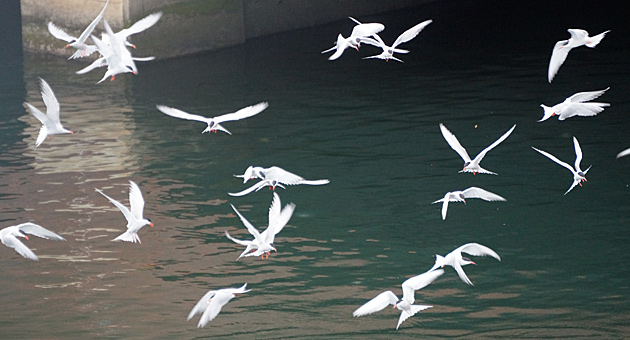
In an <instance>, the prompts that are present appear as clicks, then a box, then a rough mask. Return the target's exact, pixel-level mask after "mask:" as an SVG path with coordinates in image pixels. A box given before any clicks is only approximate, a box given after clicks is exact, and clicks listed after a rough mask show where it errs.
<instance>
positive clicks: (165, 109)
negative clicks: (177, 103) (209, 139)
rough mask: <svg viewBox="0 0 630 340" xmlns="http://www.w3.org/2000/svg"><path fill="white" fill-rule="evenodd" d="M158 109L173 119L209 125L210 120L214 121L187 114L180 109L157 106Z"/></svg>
mask: <svg viewBox="0 0 630 340" xmlns="http://www.w3.org/2000/svg"><path fill="white" fill-rule="evenodd" d="M156 108H157V109H158V110H160V111H162V113H164V114H166V115H168V116H171V117H175V118H181V119H186V120H196V121H199V122H204V123H206V124H207V123H208V122H209V121H210V120H212V119H211V118H206V117H202V116H198V115H193V114H190V113H187V112H184V111H182V110H179V109H175V108H172V107H168V106H164V105H157V106H156Z"/></svg>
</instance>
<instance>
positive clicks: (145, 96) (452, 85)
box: [0, 2, 630, 339]
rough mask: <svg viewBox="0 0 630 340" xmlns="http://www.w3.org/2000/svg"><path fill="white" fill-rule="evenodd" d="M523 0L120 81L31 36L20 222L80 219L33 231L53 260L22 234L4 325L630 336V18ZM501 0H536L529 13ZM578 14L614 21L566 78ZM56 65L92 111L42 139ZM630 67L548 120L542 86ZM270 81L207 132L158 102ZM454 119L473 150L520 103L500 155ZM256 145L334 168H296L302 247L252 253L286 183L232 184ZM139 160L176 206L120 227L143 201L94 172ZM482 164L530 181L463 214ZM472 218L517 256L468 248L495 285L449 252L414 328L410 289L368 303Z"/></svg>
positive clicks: (288, 39)
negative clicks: (390, 47) (200, 321)
mask: <svg viewBox="0 0 630 340" xmlns="http://www.w3.org/2000/svg"><path fill="white" fill-rule="evenodd" d="M502 4H503V3H502V2H483V3H481V2H477V3H475V2H471V3H468V4H457V6H456V4H454V3H439V4H433V5H429V6H425V7H420V8H418V9H415V10H413V11H405V12H397V13H390V14H386V15H381V16H377V17H371V18H363V19H364V21H367V20H370V21H380V22H383V23H384V24H385V25H386V27H387V30H386V31H385V32H383V34H382V37H383V39H385V40H386V41H391V40H393V39H395V37H396V35H397V34H398V32H402V31H403V30H405V29H406V28H408V27H411V25H413V24H415V23H417V22H419V21H422V20H425V19H427V18H432V19H433V20H434V23H433V24H432V25H430V26H429V27H427V29H426V30H425V31H424V32H422V33H421V34H420V35H419V37H418V38H416V39H415V40H413V41H412V42H410V43H408V44H407V45H405V48H408V49H409V50H411V53H410V54H408V55H403V56H401V59H403V60H404V61H405V63H404V64H398V63H395V62H391V61H390V62H388V63H386V62H383V61H380V60H360V57H362V56H367V55H370V53H372V52H374V50H373V49H371V48H370V47H369V46H368V47H364V48H362V49H361V51H360V52H359V53H357V52H355V51H347V52H346V53H345V54H344V55H343V57H342V58H341V59H339V60H338V61H336V62H329V61H327V60H326V56H325V55H321V54H320V53H319V52H320V51H321V50H324V49H326V48H328V47H329V45H330V44H331V42H332V41H334V37H335V36H336V34H337V33H338V32H344V33H345V32H346V31H349V30H350V29H351V23H350V22H346V21H342V22H337V23H333V24H330V25H326V26H319V27H313V28H310V29H306V30H301V31H297V32H292V33H287V34H281V35H276V36H272V37H268V38H264V39H260V40H255V41H251V42H248V43H247V44H246V45H244V46H241V47H237V48H232V49H227V50H222V51H218V52H216V53H209V54H202V55H195V56H191V57H186V58H181V59H176V60H159V58H158V60H157V61H155V62H151V63H145V64H142V65H140V66H139V68H140V74H139V75H138V76H135V77H134V76H132V75H122V76H119V77H117V78H116V80H115V81H114V82H113V83H110V82H109V81H107V82H105V83H102V84H98V85H94V83H95V82H96V81H98V80H99V79H100V77H101V76H102V73H101V72H100V71H98V72H92V73H91V74H88V75H83V76H78V75H75V74H74V71H76V70H78V69H80V68H82V67H83V65H81V64H80V63H76V62H71V61H67V60H64V59H62V58H56V57H42V56H34V55H24V58H23V63H21V62H20V60H17V63H19V64H20V65H17V66H18V68H19V67H22V70H23V72H22V73H20V72H14V73H15V74H14V73H11V74H8V75H7V76H5V77H2V78H1V79H0V82H1V83H2V84H1V85H2V88H3V89H7V90H6V91H3V93H2V94H0V96H1V97H2V103H3V105H2V106H1V107H0V110H1V112H2V120H1V121H0V132H1V136H2V137H1V138H0V148H1V149H0V150H1V152H0V165H1V167H0V200H2V203H3V204H2V221H3V222H2V227H4V226H9V225H14V224H17V223H21V222H24V221H33V222H35V223H39V224H42V225H44V226H45V227H47V228H49V229H51V230H54V231H56V232H58V233H60V234H61V235H63V236H64V237H65V238H66V239H67V242H53V241H46V240H42V239H37V238H34V239H31V240H29V241H27V244H28V245H29V246H30V247H31V248H32V249H33V250H34V251H35V253H36V254H38V256H39V257H40V261H39V262H32V261H28V260H26V259H23V258H21V257H20V256H19V255H17V254H16V253H15V252H14V251H13V250H11V249H9V248H6V247H1V248H0V256H2V259H3V260H2V265H1V266H2V268H1V270H2V275H1V276H0V284H1V285H2V287H4V290H3V292H4V294H2V295H1V297H0V305H2V306H3V308H2V311H1V312H0V333H1V334H2V335H3V338H31V339H33V338H95V337H111V338H143V339H147V338H153V339H157V338H162V339H192V338H206V337H231V338H300V339H313V338H322V339H329V338H372V339H373V338H382V339H389V338H392V337H394V336H400V337H405V338H407V337H424V338H446V337H448V338H467V339H468V338H511V339H515V338H588V339H592V338H623V337H626V336H627V334H628V332H629V329H628V326H627V322H626V320H627V319H628V317H629V316H630V306H629V304H628V299H629V298H630V293H629V291H628V288H629V286H628V279H629V277H630V276H629V274H630V273H629V270H628V267H627V263H628V262H629V260H630V257H629V255H628V252H627V250H628V246H627V244H628V239H629V236H628V235H629V234H628V233H627V225H628V218H627V217H626V216H627V215H628V213H629V210H630V209H629V208H628V201H629V200H628V198H629V196H628V195H629V194H630V192H629V189H628V188H629V185H630V176H629V175H628V173H627V171H625V169H626V167H627V164H628V162H630V159H624V158H622V159H619V160H616V159H615V155H616V154H617V153H618V152H619V151H621V150H623V149H625V148H627V147H630V137H629V136H628V134H627V128H626V127H627V124H628V119H627V118H626V115H627V112H628V111H629V109H630V105H629V101H628V97H627V93H628V90H629V86H628V81H627V80H628V75H629V74H630V72H629V71H628V66H627V56H628V51H629V48H628V43H627V42H625V41H624V39H625V38H624V36H623V34H622V32H623V28H624V27H626V26H624V25H625V24H624V23H622V22H621V19H616V20H612V21H610V22H608V23H606V25H604V23H597V21H596V20H594V19H592V18H590V17H591V16H590V15H586V14H584V13H582V12H579V11H578V10H575V9H574V10H573V11H569V13H568V14H567V15H566V18H564V17H563V20H556V21H555V22H554V21H551V20H546V19H547V17H542V18H541V17H539V16H538V15H539V13H538V12H536V11H535V10H534V8H535V7H536V6H532V7H531V8H530V7H529V6H526V5H511V6H507V7H510V8H505V6H503V5H502ZM459 5H463V7H459ZM538 5H540V6H544V3H542V2H541V4H538ZM491 10H501V11H503V12H502V13H504V14H509V13H512V12H517V13H521V14H522V16H519V17H518V18H517V19H514V20H511V21H510V20H507V19H506V18H505V15H504V16H501V15H495V14H494V13H493V12H492V11H491ZM558 10H560V8H559V9H558ZM599 10H600V11H603V13H604V14H606V13H609V12H611V11H613V10H616V9H615V8H604V9H599ZM470 13H478V15H475V16H473V17H474V18H471V16H470V15H469V14H470ZM555 13H556V12H552V11H550V13H549V14H548V15H549V16H552V14H555ZM593 17H594V18H595V17H597V16H593ZM619 17H620V16H619ZM613 18H616V16H613ZM576 22H579V23H580V24H581V23H583V26H582V27H584V28H586V29H588V30H589V31H591V32H592V33H598V32H599V31H603V30H605V29H611V30H612V32H611V33H610V34H609V35H608V36H607V37H606V39H605V40H604V41H603V43H602V44H601V45H600V46H598V47H597V48H596V49H595V50H586V49H585V48H581V49H576V50H575V51H574V52H571V55H570V56H569V58H568V60H567V62H566V63H565V65H564V66H563V67H562V68H561V70H560V73H559V74H558V76H557V78H556V80H554V83H553V84H548V83H547V81H546V71H547V68H546V67H547V62H548V58H549V53H550V50H551V47H552V46H553V44H554V43H555V41H556V40H559V39H563V38H565V35H566V32H565V30H566V28H568V27H573V26H577V25H578V24H576ZM543 24H544V25H546V26H544V25H543ZM518 27H526V29H519V28H518ZM136 53H138V54H142V53H141V48H140V47H139V49H138V51H137V52H136ZM158 57H159V56H158ZM37 77H42V78H44V79H46V80H47V81H48V82H49V83H50V85H51V87H52V88H53V90H54V91H55V93H56V95H57V97H58V99H59V101H60V103H61V110H62V114H61V117H62V122H63V123H64V125H65V126H66V127H67V128H69V129H71V130H74V131H75V134H74V135H71V136H54V137H53V138H52V139H50V140H46V141H45V142H44V143H43V145H42V146H40V147H38V148H35V147H34V145H35V138H36V136H37V133H38V130H39V124H38V122H37V121H36V119H35V118H34V117H33V116H32V115H30V114H28V113H27V112H26V110H25V109H24V108H23V107H22V102H24V101H28V102H30V103H32V104H34V105H35V106H37V107H40V108H41V107H43V103H42V101H41V96H40V94H39V85H38V81H37ZM608 86H610V87H611V89H610V90H609V91H608V92H607V93H606V94H605V95H604V96H602V97H601V98H600V100H601V101H604V102H610V103H611V104H612V105H611V107H609V108H606V110H605V111H604V112H603V113H601V114H600V115H598V116H597V117H592V118H572V119H569V120H567V121H564V122H559V121H557V120H555V119H551V120H549V121H546V122H544V123H536V120H538V119H540V117H542V109H541V108H540V107H539V104H540V103H545V104H555V103H558V102H560V101H562V100H563V99H564V98H565V97H567V96H569V95H571V94H573V93H575V92H579V91H592V90H599V89H603V88H605V87H608ZM260 101H268V102H269V104H270V106H269V108H268V109H267V110H266V111H264V112H263V113H261V114H260V115H258V116H256V117H252V118H249V119H247V120H243V121H238V122H231V123H226V124H225V126H226V127H227V129H229V130H230V131H231V132H232V134H233V135H232V136H228V135H226V134H216V135H215V134H211V135H207V134H204V135H202V134H201V131H202V130H203V129H204V125H203V124H201V123H198V122H189V121H183V120H177V119H175V118H171V117H167V116H165V115H163V114H162V113H160V112H159V111H157V110H156V109H155V105H156V104H164V105H168V106H173V107H177V108H181V109H183V110H186V111H189V112H191V113H197V114H202V115H208V116H211V115H218V114H222V113H226V112H232V111H234V110H237V109H239V108H241V107H244V106H247V105H251V104H254V103H257V102H260ZM439 123H444V124H445V125H446V126H447V127H448V128H449V129H450V130H451V131H452V132H453V133H454V134H455V135H456V136H457V137H458V138H459V140H460V141H461V143H462V144H463V145H464V146H465V147H466V148H467V149H468V151H469V153H470V154H476V153H477V152H479V151H481V150H482V149H483V148H485V147H486V146H487V145H489V144H490V143H492V142H493V141H494V140H495V139H496V138H498V137H499V136H500V135H502V134H503V133H504V132H505V131H507V130H508V129H509V128H510V127H511V126H512V125H513V124H517V127H516V129H515V131H514V133H513V134H512V135H511V136H510V137H509V138H508V139H507V140H506V141H504V142H503V143H502V144H501V145H500V146H498V147H497V148H496V149H494V150H492V151H491V152H490V153H488V155H487V156H486V158H485V159H484V161H483V166H484V167H485V168H487V169H489V170H491V171H495V172H497V173H499V175H498V176H489V175H476V176H473V175H471V174H458V173H457V171H458V170H460V169H461V166H462V161H461V159H460V158H459V156H458V155H457V154H456V153H455V152H454V151H453V150H451V149H450V147H449V146H448V144H447V143H446V142H445V141H444V139H443V137H442V135H441V133H440V130H439V128H438V124H439ZM572 136H576V137H577V138H578V139H579V140H580V143H581V145H582V150H583V151H584V160H583V163H582V164H583V165H586V166H588V165H590V164H593V168H592V169H591V170H590V172H589V173H588V175H589V176H588V179H589V181H588V182H586V183H585V184H584V186H583V187H578V188H576V189H574V190H573V191H572V192H571V193H569V194H568V195H566V196H563V193H564V192H565V191H566V189H567V188H568V187H569V185H570V184H571V177H570V174H569V173H568V171H567V170H565V169H563V168H562V167H560V166H558V165H556V164H554V163H553V162H551V161H549V160H548V159H546V158H545V157H543V156H541V155H539V154H537V153H536V152H534V151H533V150H531V148H530V147H531V146H536V147H537V148H540V149H543V150H546V151H548V152H550V153H552V154H554V155H556V156H557V157H558V158H560V159H562V160H565V161H567V162H568V163H573V159H574V157H575V156H574V151H573V145H572V142H571V137H572ZM249 165H261V166H271V165H278V166H281V167H283V168H285V169H287V170H289V171H292V172H295V173H297V174H300V175H302V176H304V177H306V178H309V179H319V178H329V179H330V180H331V183H330V184H328V185H325V186H321V187H307V186H297V187H290V188H288V189H287V190H280V191H279V194H280V196H281V198H282V200H283V203H284V204H286V203H288V202H294V203H295V204H296V206H297V208H296V211H295V214H294V216H293V218H292V219H291V221H290V224H289V226H287V228H285V229H284V230H283V232H282V233H281V234H279V236H278V238H277V239H276V246H277V248H278V253H277V254H272V256H271V257H270V258H269V259H268V260H264V261H263V260H260V259H256V258H245V259H240V260H238V261H235V259H236V258H237V257H238V255H239V254H240V252H241V251H242V249H241V247H239V246H237V245H235V244H233V243H231V242H230V241H229V240H227V239H226V238H225V236H224V231H225V230H228V231H229V232H230V233H231V234H233V235H235V236H240V237H246V235H247V233H246V230H245V228H244V227H243V225H242V224H241V222H240V221H239V219H238V218H237V217H236V215H235V214H234V213H233V212H232V210H231V208H230V206H229V203H232V204H234V205H235V206H236V207H238V208H239V210H241V211H242V212H243V214H244V215H245V216H246V217H247V218H248V219H250V221H252V223H253V224H254V225H256V226H260V227H264V225H265V224H266V221H267V210H268V208H269V204H270V202H271V194H270V193H269V191H268V190H264V191H261V192H258V193H254V194H250V195H248V196H245V197H231V196H228V195H227V193H228V192H235V191H240V190H242V189H244V188H245V187H246V186H245V185H243V184H242V181H240V179H238V178H234V177H233V176H232V175H233V174H240V173H242V172H243V171H244V170H245V169H246V168H247V166H249ZM129 180H133V181H135V182H137V183H138V184H139V185H140V187H141V190H142V192H143V194H144V197H145V199H146V207H145V216H147V217H148V218H150V219H151V220H152V221H153V222H154V223H155V228H148V227H146V228H143V229H142V230H141V231H140V238H141V239H142V244H129V243H120V242H111V241H110V240H111V239H113V238H114V237H116V236H117V235H118V234H120V233H122V231H123V230H124V226H125V220H124V217H123V216H122V214H120V213H119V212H118V211H117V210H116V208H115V207H113V206H112V205H111V204H110V203H109V202H108V201H107V200H106V199H105V198H104V197H102V196H100V195H99V194H98V193H96V192H95V190H94V189H95V188H99V189H102V190H104V191H105V192H106V193H107V194H108V195H110V196H111V197H113V198H115V199H118V200H121V201H124V202H125V203H126V201H127V200H126V197H127V192H128V191H127V190H128V189H127V187H128V181H129ZM469 186H479V187H482V188H485V189H487V190H490V191H492V192H495V193H497V194H500V195H502V196H504V197H506V198H507V200H508V201H507V202H497V203H489V202H484V201H477V200H469V202H468V203H467V204H466V205H463V204H451V206H450V207H449V214H448V218H447V220H446V221H442V219H441V216H440V206H438V205H431V204H430V203H431V202H433V201H435V200H437V199H439V198H441V197H442V196H443V195H444V193H445V192H447V191H452V190H459V189H464V188H467V187H469ZM467 242H478V243H481V244H484V245H487V246H489V247H491V248H493V249H494V250H496V251H497V252H498V253H499V254H500V255H501V257H502V261H501V262H498V261H496V260H494V259H492V258H475V261H476V262H477V263H478V266H468V267H466V272H467V273H468V275H469V277H470V278H471V279H472V281H473V282H474V283H475V286H472V287H470V286H467V285H465V284H464V283H463V282H461V281H460V280H459V278H458V277H457V275H456V274H455V273H454V271H453V270H451V269H450V268H447V270H446V273H445V275H443V276H442V277H441V278H439V279H438V280H437V281H436V282H435V283H434V284H432V285H430V286H428V287H426V288H425V289H423V290H421V291H419V292H418V293H417V294H416V298H417V299H418V301H419V303H423V304H430V305H433V306H434V307H433V308H432V309H429V310H426V311H423V312H421V313H419V314H418V315H416V316H414V317H412V318H410V319H409V320H407V321H406V322H405V323H403V324H402V325H401V328H400V329H399V330H398V331H395V329H394V328H395V325H396V322H397V319H398V315H399V313H398V311H392V310H391V309H389V308H388V309H386V310H384V311H382V312H379V313H376V314H373V315H370V316H365V317H361V318H358V319H355V318H353V317H352V311H354V310H355V309H356V308H357V307H359V306H360V305H361V304H363V303H364V302H366V301H367V300H368V299H371V298H372V297H374V296H376V295H377V294H378V293H380V292H381V291H384V290H387V289H391V290H393V291H394V292H395V293H396V294H400V293H401V290H400V284H401V283H402V281H404V280H405V279H406V278H408V277H410V276H413V275H417V274H420V273H422V272H424V271H425V270H427V269H428V268H430V267H431V266H432V264H433V262H434V259H435V258H434V254H436V253H438V254H443V255H444V254H446V253H448V252H450V251H451V250H453V249H454V248H456V247H457V246H459V245H461V244H464V243H467ZM471 267H472V268H471ZM245 282H247V283H248V288H251V289H252V291H251V292H249V293H247V294H245V295H242V296H239V297H238V298H236V299H234V300H232V301H231V302H230V303H229V304H228V305H227V306H226V307H224V309H223V311H222V313H221V314H220V315H219V316H218V317H217V318H216V319H215V320H214V321H212V322H211V323H210V324H209V325H208V326H206V327H205V328H203V329H197V328H196V323H197V319H194V320H192V321H190V322H186V316H187V315H188V312H189V311H190V310H191V309H192V307H193V306H194V304H195V303H196V301H197V300H198V299H199V298H200V297H201V296H203V294H205V292H206V291H208V290H210V289H218V288H222V287H238V286H240V285H242V284H243V283H245Z"/></svg>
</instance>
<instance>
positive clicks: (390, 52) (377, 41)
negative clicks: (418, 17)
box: [361, 20, 433, 63]
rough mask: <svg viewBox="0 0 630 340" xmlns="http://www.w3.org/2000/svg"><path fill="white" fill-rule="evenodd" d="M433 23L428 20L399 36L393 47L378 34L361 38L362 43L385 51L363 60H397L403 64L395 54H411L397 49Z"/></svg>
mask: <svg viewBox="0 0 630 340" xmlns="http://www.w3.org/2000/svg"><path fill="white" fill-rule="evenodd" d="M432 22H433V20H426V21H423V22H421V23H419V24H417V25H415V26H413V27H412V28H410V29H408V30H406V31H404V32H403V33H402V34H401V35H400V36H398V38H396V41H394V43H393V44H392V46H387V45H386V44H385V43H384V42H383V39H381V37H380V36H379V35H378V34H376V33H374V34H373V35H372V36H373V37H374V38H361V42H364V43H366V44H369V45H372V46H376V47H379V48H381V49H382V50H383V52H382V53H381V54H377V55H373V56H370V57H365V58H363V59H372V58H378V59H383V60H385V61H388V60H389V59H392V60H396V61H399V62H401V63H402V62H403V61H402V60H400V59H398V58H396V57H394V53H409V51H407V50H403V49H400V48H396V47H397V46H398V45H400V44H404V43H406V42H408V41H410V40H411V39H413V38H415V37H416V36H417V35H418V33H420V31H422V30H423V29H424V28H425V27H427V26H428V25H429V24H430V23H432Z"/></svg>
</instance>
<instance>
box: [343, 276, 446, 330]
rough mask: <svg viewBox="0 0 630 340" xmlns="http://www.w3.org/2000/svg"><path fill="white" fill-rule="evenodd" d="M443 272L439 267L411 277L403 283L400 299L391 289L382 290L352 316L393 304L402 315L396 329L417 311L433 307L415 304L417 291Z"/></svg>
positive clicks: (368, 312)
mask: <svg viewBox="0 0 630 340" xmlns="http://www.w3.org/2000/svg"><path fill="white" fill-rule="evenodd" d="M442 274H444V270H442V269H437V270H432V271H428V272H426V273H423V274H420V275H417V276H414V277H411V278H409V279H407V280H405V281H404V282H403V283H402V290H403V296H402V299H398V297H397V296H396V294H394V293H393V292H392V291H391V290H388V291H385V292H382V293H381V294H379V295H377V296H376V297H375V298H373V299H372V300H370V301H368V302H366V303H365V304H364V305H363V306H361V307H359V308H357V309H356V310H355V311H354V312H353V313H352V316H354V317H359V316H364V315H368V314H372V313H376V312H378V311H381V310H383V309H385V307H387V306H389V305H393V306H394V308H397V309H398V310H400V311H401V312H400V317H399V318H398V324H397V325H396V329H398V327H400V324H402V323H403V322H404V321H405V320H407V319H408V318H410V317H412V316H413V315H414V314H416V313H417V312H419V311H421V310H425V309H428V308H432V307H433V306H427V305H414V303H415V291H416V290H420V289H422V288H424V287H426V286H428V285H429V284H430V283H431V282H433V281H435V279H437V278H438V277H440V276H441V275H442Z"/></svg>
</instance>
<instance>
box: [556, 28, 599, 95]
mask: <svg viewBox="0 0 630 340" xmlns="http://www.w3.org/2000/svg"><path fill="white" fill-rule="evenodd" d="M568 31H569V34H571V38H569V39H568V40H560V41H558V42H557V43H556V45H555V46H554V47H553V51H552V52H551V59H550V60H549V70H548V71H547V80H549V83H551V81H552V80H553V78H554V77H555V76H556V73H558V70H559V69H560V66H562V64H563V63H564V61H565V60H566V59H567V56H568V55H569V51H571V49H573V48H576V47H580V46H582V45H584V46H586V47H590V48H593V47H595V46H597V44H599V42H600V41H602V39H604V36H605V35H606V33H608V32H610V31H605V32H603V33H600V34H598V35H596V36H593V37H589V36H588V32H587V31H585V30H581V29H573V28H570V29H568Z"/></svg>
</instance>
